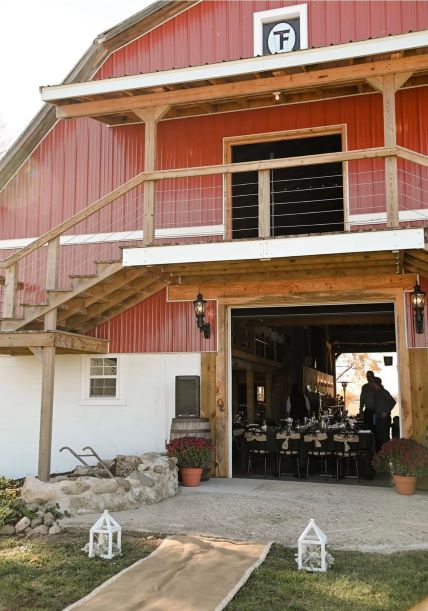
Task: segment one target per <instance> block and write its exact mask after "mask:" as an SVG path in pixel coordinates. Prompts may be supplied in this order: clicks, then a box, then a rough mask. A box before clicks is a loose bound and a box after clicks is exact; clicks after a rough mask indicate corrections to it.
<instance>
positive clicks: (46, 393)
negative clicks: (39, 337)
mask: <svg viewBox="0 0 428 611" xmlns="http://www.w3.org/2000/svg"><path fill="white" fill-rule="evenodd" d="M40 350H41V359H42V400H41V409H40V434H39V468H38V478H39V480H41V481H42V482H48V481H49V477H50V470H51V448H52V416H53V395H54V381H55V350H56V349H55V346H53V347H44V348H40Z"/></svg>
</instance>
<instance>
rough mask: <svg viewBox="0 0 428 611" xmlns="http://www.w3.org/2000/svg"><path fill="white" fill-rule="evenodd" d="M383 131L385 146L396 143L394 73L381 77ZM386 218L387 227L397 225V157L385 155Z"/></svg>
mask: <svg viewBox="0 0 428 611" xmlns="http://www.w3.org/2000/svg"><path fill="white" fill-rule="evenodd" d="M382 84H383V132H384V144H385V146H395V145H396V144H397V126H396V118H395V90H396V87H395V74H387V75H385V76H383V77H382ZM385 192H386V220H387V226H388V227H399V219H398V173H397V157H395V156H394V157H385Z"/></svg>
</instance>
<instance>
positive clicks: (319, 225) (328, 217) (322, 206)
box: [230, 133, 344, 239]
mask: <svg viewBox="0 0 428 611" xmlns="http://www.w3.org/2000/svg"><path fill="white" fill-rule="evenodd" d="M342 139H343V134H342V133H333V134H331V133H328V134H322V135H308V134H306V135H305V136H302V137H297V136H294V137H292V138H291V137H289V138H282V139H276V140H272V139H268V140H263V141H251V142H249V143H236V144H233V143H232V144H231V152H230V157H231V162H232V163H240V162H248V161H261V160H265V159H281V158H287V157H303V156H307V155H320V154H323V153H336V152H339V151H342V150H343V143H342ZM343 182H344V179H343V168H342V163H340V162H339V163H328V164H318V165H311V166H303V167H293V168H280V169H275V170H272V171H271V172H270V235H271V236H272V237H276V236H289V235H304V234H312V233H331V232H335V231H343V229H344V192H343ZM231 193H232V197H231V218H232V238H233V239H250V238H255V237H257V236H258V223H259V211H258V173H257V172H242V173H238V174H233V176H232V185H231Z"/></svg>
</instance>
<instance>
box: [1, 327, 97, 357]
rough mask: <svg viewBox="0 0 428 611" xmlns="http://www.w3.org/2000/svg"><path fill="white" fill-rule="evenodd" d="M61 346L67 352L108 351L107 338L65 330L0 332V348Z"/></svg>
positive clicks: (30, 348)
mask: <svg viewBox="0 0 428 611" xmlns="http://www.w3.org/2000/svg"><path fill="white" fill-rule="evenodd" d="M55 347H56V348H61V349H63V350H67V351H69V352H78V353H98V354H103V353H106V352H107V351H108V340H105V339H99V338H97V337H90V336H88V335H78V334H76V333H67V332H66V331H15V332H14V333H0V349H4V348H28V349H29V350H31V351H32V349H33V348H34V349H41V348H55Z"/></svg>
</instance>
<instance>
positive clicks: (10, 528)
mask: <svg viewBox="0 0 428 611" xmlns="http://www.w3.org/2000/svg"><path fill="white" fill-rule="evenodd" d="M14 534H15V527H14V525H13V524H5V525H4V526H1V527H0V536H1V535H3V536H10V535H14Z"/></svg>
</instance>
